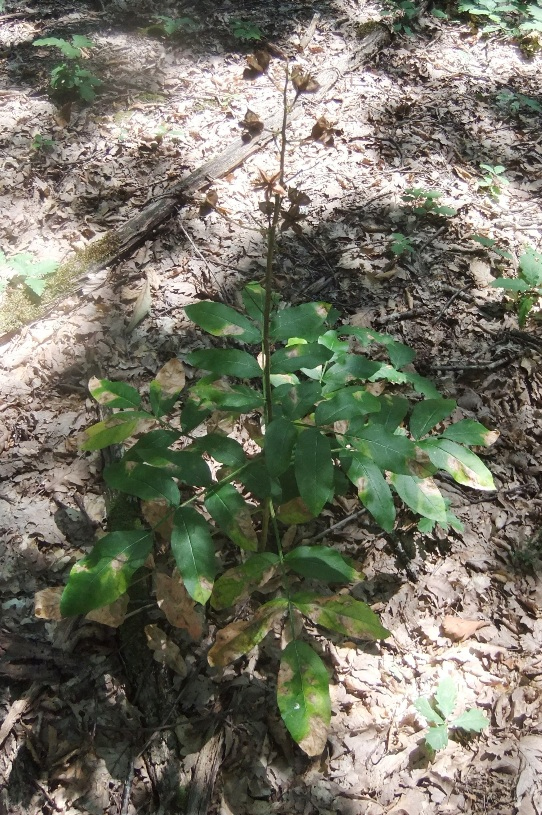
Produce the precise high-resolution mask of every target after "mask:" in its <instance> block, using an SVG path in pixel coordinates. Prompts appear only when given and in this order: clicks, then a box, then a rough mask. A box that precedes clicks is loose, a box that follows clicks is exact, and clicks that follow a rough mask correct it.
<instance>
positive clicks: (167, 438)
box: [130, 427, 181, 463]
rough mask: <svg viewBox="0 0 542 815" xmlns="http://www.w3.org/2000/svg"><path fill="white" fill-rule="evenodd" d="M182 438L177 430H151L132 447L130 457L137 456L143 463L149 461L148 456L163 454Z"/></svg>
mask: <svg viewBox="0 0 542 815" xmlns="http://www.w3.org/2000/svg"><path fill="white" fill-rule="evenodd" d="M180 438H181V434H180V433H179V432H178V431H177V430H169V429H166V428H165V427H159V428H156V430H149V432H148V433H145V434H144V435H143V436H141V438H140V439H138V440H137V441H136V443H135V444H134V445H133V447H130V455H131V456H133V455H134V454H135V457H136V458H139V459H140V460H141V461H147V459H146V458H145V456H146V455H152V454H153V453H155V454H157V453H159V452H160V451H162V452H163V451H164V450H167V448H168V447H170V445H172V444H174V443H175V442H176V441H178V440H179V439H180ZM149 463H150V462H149Z"/></svg>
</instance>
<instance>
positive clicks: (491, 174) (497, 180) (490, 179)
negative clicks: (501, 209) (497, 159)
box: [478, 164, 510, 198]
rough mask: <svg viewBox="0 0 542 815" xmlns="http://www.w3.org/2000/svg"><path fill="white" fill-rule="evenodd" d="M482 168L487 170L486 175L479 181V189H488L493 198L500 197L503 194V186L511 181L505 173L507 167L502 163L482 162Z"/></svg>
mask: <svg viewBox="0 0 542 815" xmlns="http://www.w3.org/2000/svg"><path fill="white" fill-rule="evenodd" d="M480 169H481V170H485V175H484V176H482V180H481V181H478V189H479V190H486V191H487V192H488V193H489V195H491V197H492V198H498V197H499V195H502V192H503V187H506V186H508V184H509V183H510V182H509V181H508V179H507V178H505V176H504V175H503V173H504V172H505V171H506V167H503V166H502V164H480Z"/></svg>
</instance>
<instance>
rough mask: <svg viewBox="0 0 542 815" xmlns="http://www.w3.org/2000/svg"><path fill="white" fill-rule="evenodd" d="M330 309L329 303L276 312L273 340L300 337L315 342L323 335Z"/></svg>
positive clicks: (273, 318) (272, 324) (305, 305)
mask: <svg viewBox="0 0 542 815" xmlns="http://www.w3.org/2000/svg"><path fill="white" fill-rule="evenodd" d="M330 308H331V306H330V305H329V303H303V304H302V305H300V306H289V307H287V308H284V309H281V310H280V311H275V313H274V314H273V315H272V316H271V329H270V335H271V339H272V340H273V341H274V342H276V341H277V340H289V339H290V337H299V338H301V339H304V340H307V341H308V342H314V341H315V340H316V339H318V335H319V334H321V333H322V330H321V329H322V326H323V324H324V323H325V321H326V318H327V315H328V313H329V310H330Z"/></svg>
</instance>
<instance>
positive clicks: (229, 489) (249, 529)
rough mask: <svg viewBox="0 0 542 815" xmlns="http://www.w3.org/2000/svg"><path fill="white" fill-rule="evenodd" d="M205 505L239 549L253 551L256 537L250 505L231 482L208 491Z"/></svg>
mask: <svg viewBox="0 0 542 815" xmlns="http://www.w3.org/2000/svg"><path fill="white" fill-rule="evenodd" d="M205 507H206V509H207V511H208V512H209V514H210V516H211V517H212V518H213V519H214V520H215V521H216V523H217V524H218V526H219V527H220V529H222V531H223V532H225V534H226V535H227V536H228V537H229V538H230V539H231V540H232V541H233V542H234V543H236V544H237V546H239V547H240V548H241V549H246V550H248V551H252V552H255V551H256V549H257V548H258V538H257V536H256V532H255V530H254V525H253V523H252V515H251V512H250V506H249V505H248V504H247V502H246V501H245V499H244V498H243V497H242V495H239V493H238V492H237V490H236V489H235V487H233V486H232V485H231V484H224V486H222V487H219V489H217V490H214V491H213V492H209V493H208V494H207V497H206V498H205Z"/></svg>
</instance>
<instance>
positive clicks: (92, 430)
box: [80, 410, 152, 450]
mask: <svg viewBox="0 0 542 815" xmlns="http://www.w3.org/2000/svg"><path fill="white" fill-rule="evenodd" d="M149 420H150V421H151V422H152V416H151V415H150V413H144V412H143V411H137V410H130V411H128V410H126V411H123V412H122V413H115V415H114V416H110V417H109V419H106V420H105V421H103V422H97V424H93V425H92V427H87V428H86V430H84V431H83V433H82V434H81V439H82V441H81V444H80V446H81V450H103V448H104V447H109V446H110V445H111V444H121V443H122V442H123V441H125V440H126V439H128V438H129V437H130V436H133V435H134V434H135V433H137V432H139V431H140V430H141V429H142V428H143V427H147V426H148V423H149Z"/></svg>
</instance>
